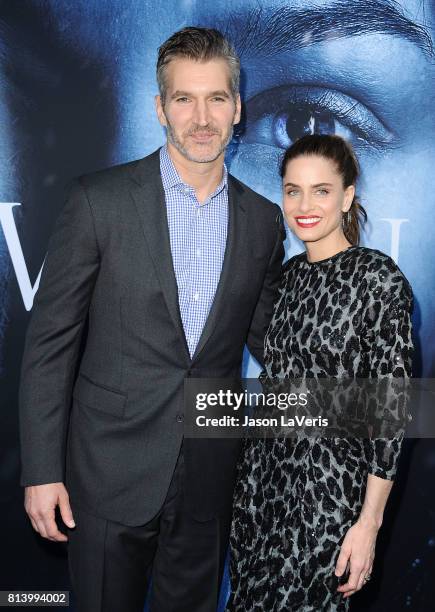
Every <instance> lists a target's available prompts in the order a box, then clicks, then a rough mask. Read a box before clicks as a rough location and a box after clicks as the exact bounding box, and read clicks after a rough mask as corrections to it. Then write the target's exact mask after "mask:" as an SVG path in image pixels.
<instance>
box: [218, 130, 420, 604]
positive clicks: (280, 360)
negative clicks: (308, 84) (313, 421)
mask: <svg viewBox="0 0 435 612" xmlns="http://www.w3.org/2000/svg"><path fill="white" fill-rule="evenodd" d="M358 173H359V170H358V163H357V160H356V158H355V155H354V153H353V151H352V149H351V148H350V146H349V144H347V143H346V142H345V141H344V140H343V139H341V138H339V137H337V136H326V135H322V136H320V135H319V136H318V135H313V136H305V137H303V138H302V139H300V140H299V141H297V142H296V143H294V144H293V145H292V146H291V147H290V148H289V149H288V150H287V151H286V153H285V156H284V159H283V162H282V167H281V176H282V179H283V193H284V195H283V198H284V201H283V208H284V214H285V217H286V221H287V223H288V225H289V227H290V229H291V231H292V232H294V234H295V235H296V236H297V237H298V238H300V239H301V240H302V241H303V242H304V245H305V253H302V254H300V255H297V256H295V257H293V258H291V259H290V260H289V261H288V262H287V263H286V264H285V265H284V268H283V276H282V281H281V286H280V291H279V296H278V299H277V301H276V303H275V308H274V314H273V318H272V321H271V324H270V327H269V330H268V332H267V336H266V339H265V371H264V372H263V373H262V378H263V379H264V378H269V379H272V380H273V379H276V378H301V377H302V378H325V377H326V378H330V379H331V378H333V379H343V378H345V379H346V378H355V379H356V378H358V379H361V378H368V379H377V378H390V377H403V378H406V377H409V376H410V375H411V356H412V340H411V322H410V315H411V310H412V292H411V289H410V286H409V284H408V282H407V280H406V279H405V277H404V276H403V274H402V273H401V271H400V270H399V268H398V267H397V266H396V264H395V263H394V262H393V261H392V260H391V259H390V257H388V256H387V255H384V254H383V253H381V252H379V251H377V250H373V249H369V248H363V247H360V246H358V241H359V235H360V222H361V220H365V219H366V214H365V211H364V209H363V208H362V207H361V205H360V204H359V203H358V200H357V198H356V197H355V184H356V181H357V178H358ZM400 441H401V436H400V435H393V436H391V437H388V438H381V439H379V438H378V439H369V437H368V436H367V438H366V439H362V438H353V439H352V438H350V439H347V438H330V439H328V438H319V437H317V438H316V437H310V436H308V435H303V436H299V437H297V438H287V439H282V438H281V439H280V438H275V439H257V440H246V441H245V448H244V452H243V454H242V460H241V463H240V469H239V477H238V481H237V485H236V491H235V504H234V517H233V527H232V533H231V563H230V575H231V586H232V592H231V595H230V599H229V602H228V605H227V610H228V611H231V612H235V611H237V612H239V611H240V612H241V611H242V610H243V612H253V611H258V612H260V611H262V612H265V611H267V612H276V611H283V610H286V611H287V610H288V611H293V610H302V611H304V612H308V611H313V612H319V611H320V610H325V611H332V610H347V609H348V605H349V597H350V596H351V595H352V594H353V593H355V592H356V591H357V590H359V589H361V587H362V586H363V585H364V583H365V582H367V580H369V578H370V573H371V570H372V565H373V560H374V550H375V542H376V537H377V534H378V531H379V528H380V527H381V524H382V516H383V511H384V507H385V503H386V501H387V498H388V495H389V492H390V489H391V486H392V479H393V478H394V475H395V471H396V466H397V460H398V455H399V451H400Z"/></svg>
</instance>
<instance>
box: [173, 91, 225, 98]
mask: <svg viewBox="0 0 435 612" xmlns="http://www.w3.org/2000/svg"><path fill="white" fill-rule="evenodd" d="M194 95H195V94H192V92H189V91H183V90H182V89H177V90H176V91H174V93H173V94H171V100H174V99H175V98H190V97H192V96H194ZM207 96H209V97H210V98H214V97H218V96H219V97H221V98H230V97H231V96H230V94H229V93H228V92H227V91H225V89H217V90H216V91H210V92H208V93H207Z"/></svg>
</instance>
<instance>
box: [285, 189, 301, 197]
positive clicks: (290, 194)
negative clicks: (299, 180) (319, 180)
mask: <svg viewBox="0 0 435 612" xmlns="http://www.w3.org/2000/svg"><path fill="white" fill-rule="evenodd" d="M298 193H299V192H298V191H297V189H289V190H288V191H287V195H288V196H290V197H291V198H293V197H294V196H297V195H298Z"/></svg>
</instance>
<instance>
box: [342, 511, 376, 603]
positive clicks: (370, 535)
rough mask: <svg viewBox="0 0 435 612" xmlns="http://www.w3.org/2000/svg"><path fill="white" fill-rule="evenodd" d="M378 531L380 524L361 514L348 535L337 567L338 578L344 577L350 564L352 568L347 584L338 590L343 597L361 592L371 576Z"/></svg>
mask: <svg viewBox="0 0 435 612" xmlns="http://www.w3.org/2000/svg"><path fill="white" fill-rule="evenodd" d="M378 531H379V525H378V523H377V522H376V521H375V520H374V519H372V518H369V517H366V516H364V515H363V514H361V516H360V517H359V519H358V520H357V522H356V523H355V524H354V525H352V527H351V528H350V529H349V531H348V532H347V533H346V535H345V537H344V540H343V543H342V545H341V549H340V555H339V557H338V560H337V565H336V567H335V575H336V576H342V575H343V573H344V572H345V570H346V567H347V565H348V564H349V567H350V574H349V578H348V580H347V582H346V584H342V585H341V586H339V587H338V588H337V591H340V592H341V593H343V597H350V596H351V595H353V594H354V593H355V592H356V591H359V590H360V589H361V587H363V586H364V584H365V577H366V576H370V574H371V571H372V567H373V561H374V558H375V544H376V537H377V535H378Z"/></svg>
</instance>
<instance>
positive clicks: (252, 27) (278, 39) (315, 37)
mask: <svg viewBox="0 0 435 612" xmlns="http://www.w3.org/2000/svg"><path fill="white" fill-rule="evenodd" d="M219 25H221V30H223V31H225V34H226V36H228V38H229V39H230V40H231V41H232V43H233V44H234V46H235V48H236V49H237V51H238V52H239V54H240V55H241V56H243V54H244V53H246V54H250V55H252V54H255V53H259V54H260V53H261V54H264V55H275V54H277V53H283V52H286V51H295V50H297V49H301V48H303V47H307V46H310V45H313V44H315V43H320V42H327V41H331V40H337V39H339V38H348V37H353V36H361V35H367V34H386V35H389V36H400V37H401V38H405V39H407V40H409V41H410V42H412V43H414V44H415V45H417V46H418V47H419V48H420V49H421V50H422V51H423V52H424V53H426V54H427V55H429V56H431V57H434V48H433V47H434V46H433V41H432V38H431V36H430V34H429V32H428V30H427V29H426V28H425V27H424V26H423V25H421V24H417V23H415V22H413V21H411V19H409V18H408V17H406V15H405V14H404V13H403V12H402V11H401V10H400V7H399V5H398V3H397V2H396V1H395V0H336V1H335V2H332V3H331V4H330V5H328V6H319V5H317V6H315V5H311V6H310V5H307V6H306V7H304V8H294V7H290V6H288V5H281V6H277V7H267V6H266V7H258V8H246V9H245V8H242V9H241V10H240V11H235V13H233V14H232V15H231V18H230V20H229V22H224V21H223V20H222V23H221V24H218V25H217V26H216V25H215V26H214V27H219Z"/></svg>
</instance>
